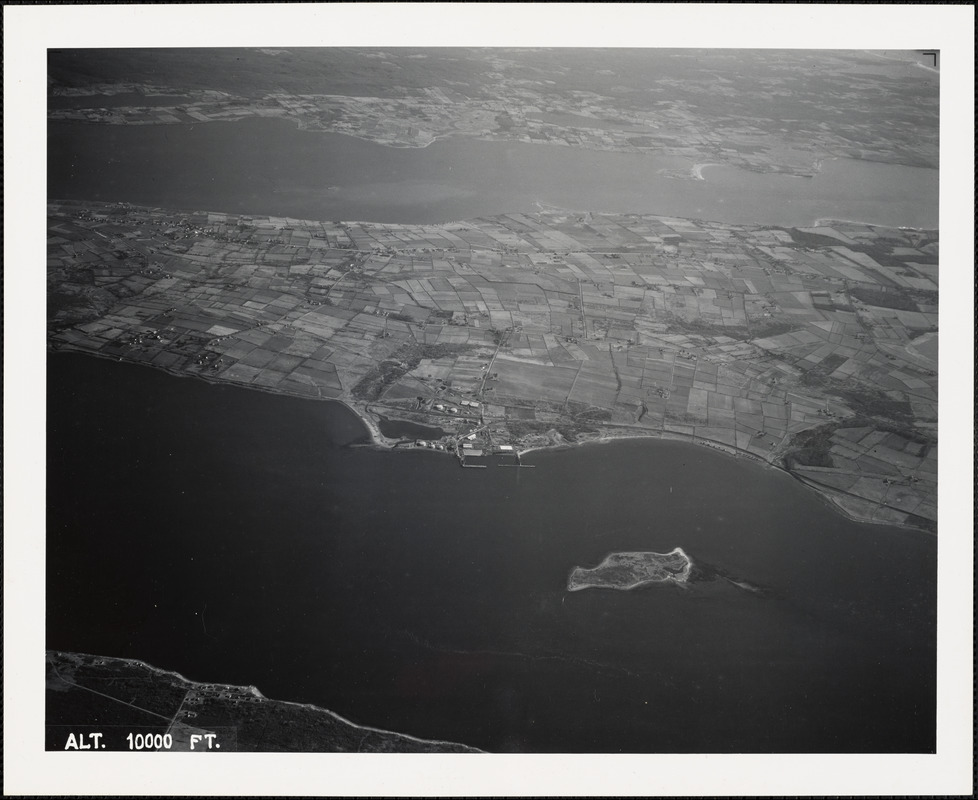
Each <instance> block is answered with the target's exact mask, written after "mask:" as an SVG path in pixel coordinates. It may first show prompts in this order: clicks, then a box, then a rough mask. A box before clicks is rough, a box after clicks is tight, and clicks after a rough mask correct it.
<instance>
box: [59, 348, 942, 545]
mask: <svg viewBox="0 0 978 800" xmlns="http://www.w3.org/2000/svg"><path fill="white" fill-rule="evenodd" d="M49 350H50V351H52V352H70V353H78V354H82V355H87V356H93V357H95V358H101V359H103V360H105V361H119V362H121V363H124V364H131V365H134V366H144V367H149V368H151V369H156V370H160V371H161V372H166V373H168V374H170V375H173V376H175V377H178V378H196V379H199V380H202V381H205V382H206V383H210V384H214V385H217V386H234V387H237V388H241V389H252V390H257V391H261V392H268V393H269V394H278V395H282V396H285V397H295V398H298V399H301V400H312V401H317V400H322V401H324V402H333V403H339V404H340V405H342V406H344V407H345V408H346V409H347V410H348V411H350V412H352V413H353V414H354V415H356V417H357V419H358V420H359V421H360V423H361V425H363V428H364V433H365V434H366V436H367V437H368V438H369V439H370V441H369V442H364V443H358V444H354V445H352V446H357V447H373V448H376V449H379V450H386V451H389V452H394V451H396V450H397V449H398V448H397V447H396V445H397V444H398V441H399V440H396V439H391V438H388V437H386V436H384V435H383V433H381V431H380V426H379V424H378V423H377V421H376V420H374V419H373V417H372V416H371V414H372V412H370V411H369V409H368V408H367V406H369V403H365V404H363V406H362V407H361V405H360V404H359V403H357V401H355V400H353V399H352V398H350V397H348V396H347V397H321V398H312V397H309V396H308V395H303V394H299V393H295V392H289V391H284V390H282V389H278V388H277V387H268V386H260V387H259V386H253V385H248V384H241V383H233V382H230V381H226V380H222V379H221V378H215V377H212V376H210V375H203V374H190V373H187V372H182V371H180V370H178V369H173V368H171V367H165V366H161V365H158V364H147V363H145V362H141V361H130V360H127V359H119V358H113V357H110V356H106V355H104V354H102V353H98V352H93V351H91V350H88V349H85V348H82V347H75V346H72V345H70V344H61V345H60V346H59V347H57V348H51V347H50V345H49ZM630 439H653V440H658V439H661V440H666V441H678V442H683V443H686V444H691V445H699V446H700V447H708V448H710V449H711V450H713V451H716V452H719V453H722V454H724V455H727V456H729V457H731V458H739V459H747V460H748V461H752V462H754V463H756V464H759V465H761V466H764V467H768V468H770V469H774V470H777V471H779V472H783V473H785V474H787V475H790V476H791V477H792V478H794V479H795V480H797V481H799V482H800V483H801V484H802V485H803V486H806V487H807V488H808V489H810V490H812V491H813V492H815V494H817V495H819V496H820V497H821V498H822V500H823V501H825V502H827V503H829V504H830V505H831V506H832V508H833V509H835V510H836V511H837V512H838V513H840V514H842V515H843V516H845V517H846V518H848V519H851V520H853V521H855V522H863V523H871V524H874V525H892V526H894V527H897V528H902V529H905V530H912V531H920V532H922V533H929V534H933V533H934V532H933V531H931V530H928V529H927V528H923V527H919V526H916V525H910V524H907V523H905V522H894V521H890V520H877V519H874V518H872V517H869V516H865V515H862V514H858V513H856V512H855V511H854V509H852V508H851V506H850V505H849V504H847V503H846V499H845V498H846V494H847V493H845V492H841V491H839V490H837V489H834V488H832V487H829V486H824V485H822V484H818V483H815V482H814V481H811V480H809V479H808V478H805V477H803V476H800V475H798V474H797V473H794V472H792V471H791V470H788V469H785V467H784V466H782V465H781V464H778V463H777V462H775V461H768V460H767V459H764V458H761V457H760V456H758V455H756V454H755V453H752V452H750V451H748V450H744V449H742V448H738V447H736V446H734V445H731V444H728V443H727V442H720V441H717V440H713V439H709V438H707V437H704V436H697V435H693V434H686V433H682V432H680V431H654V430H649V429H643V430H642V431H641V432H636V433H625V432H624V431H623V430H619V431H617V432H614V433H604V434H601V435H600V436H595V437H592V438H589V439H582V440H580V441H575V442H569V441H566V440H565V441H563V442H555V443H551V444H539V445H533V446H532V447H527V448H524V449H521V450H519V455H520V457H521V458H522V457H524V456H526V455H529V454H531V453H535V452H537V451H559V450H565V449H566V450H569V449H571V448H575V447H586V446H588V445H600V444H607V443H609V442H617V441H626V440H630ZM428 452H435V453H437V452H438V451H428ZM443 455H452V454H451V453H450V452H449V451H447V450H446V451H444V452H443Z"/></svg>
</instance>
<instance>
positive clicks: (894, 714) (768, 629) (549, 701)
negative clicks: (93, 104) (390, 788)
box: [46, 353, 937, 752]
mask: <svg viewBox="0 0 978 800" xmlns="http://www.w3.org/2000/svg"><path fill="white" fill-rule="evenodd" d="M48 362H49V363H48V439H47V441H48V444H47V448H48V449H47V459H48V462H47V463H48V487H47V490H48V502H47V525H48V533H47V535H48V546H47V586H48V594H47V602H48V605H47V616H46V620H47V629H46V640H47V645H48V647H51V648H57V649H63V650H79V651H84V652H94V653H103V654H107V655H114V656H121V657H134V658H140V659H143V660H146V661H148V662H150V663H152V664H154V665H156V666H159V667H162V668H166V669H175V670H178V671H180V672H181V673H183V674H184V675H186V676H187V677H188V678H190V679H193V680H207V681H220V682H227V683H235V684H254V685H256V686H258V687H259V688H260V689H261V690H262V691H263V692H264V693H265V694H266V695H267V696H269V697H274V698H281V699H289V700H295V701H302V702H311V703H316V704H318V705H322V706H324V707H327V708H330V709H333V710H335V711H337V712H338V713H340V714H343V715H344V716H347V717H349V718H350V719H352V720H354V721H357V722H360V723H363V724H368V725H373V726H378V727H382V728H388V729H392V730H397V731H402V732H405V733H410V734H413V735H416V736H422V737H430V738H438V739H448V740H457V741H461V742H465V743H467V744H470V745H474V746H478V747H482V748H485V749H489V750H496V751H509V750H523V751H537V752H545V751H558V752H559V751H563V752H582V751H583V752H587V751H591V752H618V751H623V752H808V751H811V752H846V751H860V752H901V751H918V752H919V751H931V750H933V749H934V747H935V733H934V731H935V669H936V665H935V653H936V643H935V627H936V622H935V613H936V610H935V606H936V591H935V585H936V549H937V547H936V539H935V538H934V537H931V536H926V535H923V534H919V533H914V532H908V531H902V530H898V529H895V528H890V527H883V526H867V525H860V524H856V523H853V522H851V521H848V520H846V519H845V518H843V517H842V516H841V515H839V514H837V513H835V512H834V511H833V510H832V509H831V508H830V507H828V506H827V505H826V504H825V503H824V502H823V501H822V500H821V499H820V498H819V497H817V496H816V495H815V494H813V493H811V492H809V491H808V490H806V489H804V488H803V487H801V486H800V485H798V484H797V483H795V482H794V481H793V480H792V479H791V478H789V477H788V476H786V475H784V474H782V473H779V472H776V471H774V470H770V469H767V468H763V467H761V466H758V465H756V464H753V463H746V462H742V461H737V460H734V459H732V458H729V457H726V456H724V455H721V454H719V453H716V452H714V451H712V450H709V449H706V448H696V447H692V446H689V445H684V444H680V443H674V442H659V441H629V442H620V443H614V444H607V445H594V446H587V447H584V448H579V449H575V450H568V451H559V452H538V453H534V454H530V455H529V456H527V457H526V459H525V460H526V461H527V462H528V463H533V464H535V465H536V468H535V469H523V470H520V469H503V468H489V469H485V470H466V469H461V468H459V466H458V464H457V462H456V461H455V460H454V459H452V458H449V457H446V456H444V455H440V454H436V453H430V452H424V451H405V452H382V451H377V450H374V449H372V448H369V447H356V446H352V447H351V446H344V445H348V444H349V443H351V442H354V441H356V440H357V439H358V438H359V437H360V436H361V435H362V433H363V431H362V429H361V428H360V426H359V423H358V421H357V420H356V419H355V417H354V416H353V415H352V413H351V412H350V411H349V410H348V409H346V408H345V407H343V406H341V405H339V404H335V403H324V402H314V401H308V400H299V399H293V398H288V397H281V396H276V395H270V394H263V393H259V392H256V391H251V390H246V389H241V388H236V387H230V386H217V385H210V384H205V383H203V382H200V381H196V380H192V379H181V378H175V377H173V376H170V375H167V374H164V373H162V372H157V371H154V370H152V369H149V368H145V367H140V366H134V365H127V364H121V363H117V362H109V361H101V360H97V359H93V358H90V357H87V356H81V355H73V354H63V353H55V354H52V355H51V356H50V357H49V359H48ZM677 546H680V547H682V548H683V549H684V550H685V551H686V553H688V554H689V556H690V557H691V558H692V559H693V561H694V562H696V563H700V564H706V565H710V566H711V567H713V568H716V569H720V570H724V571H725V572H727V573H728V574H729V575H730V576H731V577H734V578H736V579H739V580H743V581H746V582H748V583H750V584H753V585H757V586H761V587H764V588H765V589H766V592H765V593H764V594H755V593H751V592H747V591H743V590H741V589H738V588H736V587H734V586H732V585H731V584H729V583H727V582H726V581H717V582H712V583H699V584H694V585H691V586H689V587H686V588H681V587H677V586H654V587H650V588H647V589H642V590H636V591H632V592H614V591H591V590H588V591H582V592H575V593H568V592H567V591H566V590H565V583H566V579H567V576H568V574H569V572H570V571H571V569H572V568H573V567H574V566H576V565H581V566H594V565H596V564H597V563H598V562H599V561H600V560H601V559H602V558H603V557H604V556H605V555H607V554H608V553H609V552H612V551H620V550H653V551H658V552H666V551H669V550H671V549H672V548H674V547H677Z"/></svg>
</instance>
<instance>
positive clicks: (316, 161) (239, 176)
mask: <svg viewBox="0 0 978 800" xmlns="http://www.w3.org/2000/svg"><path fill="white" fill-rule="evenodd" d="M48 158H49V160H48V196H49V197H51V198H59V199H75V200H104V201H110V202H116V201H119V202H123V201H124V202H130V203H136V204H141V205H150V206H161V207H169V208H179V209H190V210H208V211H224V212H229V213H241V214H268V215H273V216H290V217H294V218H301V219H320V220H365V221H378V222H400V223H436V222H445V221H450V220H462V219H473V218H476V217H481V216H488V215H493V214H504V213H513V212H533V211H538V210H539V209H540V204H545V205H553V206H559V207H562V208H569V209H575V210H580V211H594V212H614V213H647V214H661V215H667V216H677V217H687V218H694V219H709V220H716V221H720V222H730V223H765V224H771V225H802V226H805V225H811V224H812V223H813V222H814V221H815V220H817V219H819V218H823V217H829V218H833V219H853V220H861V221H866V222H872V223H876V224H879V225H891V226H910V227H937V222H938V220H937V207H938V204H937V200H938V171H937V170H932V169H920V168H914V167H901V166H892V165H886V164H876V163H870V162H866V161H854V160H831V159H830V160H828V161H826V162H825V164H824V165H823V169H822V172H821V173H820V174H818V175H817V176H816V177H814V178H811V179H808V178H796V177H791V176H786V175H773V174H767V175H764V174H759V173H754V172H749V171H746V170H742V169H737V168H734V167H727V166H720V167H707V168H706V169H705V171H704V176H705V180H703V181H694V180H674V179H670V178H668V177H666V176H665V175H664V174H663V170H683V169H688V168H689V167H690V166H691V164H690V162H689V161H687V160H685V159H682V158H678V157H670V156H648V155H640V154H634V153H612V152H599V151H590V150H579V149H576V148H570V147H558V146H546V145H540V144H528V143H521V142H483V141H478V140H475V139H470V138H465V137H455V138H450V139H447V140H443V141H438V142H435V143H433V144H432V145H430V146H429V147H426V148H420V149H419V148H395V147H385V146H383V145H379V144H375V143H372V142H367V141H362V140H359V139H355V138H353V137H351V136H344V135H341V134H334V133H321V132H315V131H301V130H299V129H297V128H296V126H295V125H294V124H293V123H290V122H287V121H284V120H275V119H247V120H242V121H239V122H234V123H225V122H214V123H201V124H197V125H191V124H186V125H98V124H89V123H80V122H51V123H49V125H48Z"/></svg>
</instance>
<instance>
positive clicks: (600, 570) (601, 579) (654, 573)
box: [567, 547, 693, 592]
mask: <svg viewBox="0 0 978 800" xmlns="http://www.w3.org/2000/svg"><path fill="white" fill-rule="evenodd" d="M692 568H693V562H692V560H691V559H690V557H689V556H687V555H686V554H685V553H684V552H683V550H682V548H680V547H677V548H676V549H675V550H672V551H671V552H669V553H612V554H611V555H609V556H608V557H607V558H605V560H604V561H602V562H601V563H600V564H598V566H596V567H594V568H593V569H585V568H583V567H575V568H574V570H573V572H571V574H570V577H569V578H568V579H567V591H569V592H576V591H579V590H581V589H590V588H598V589H635V588H636V587H638V586H645V585H646V584H649V583H663V582H665V581H673V582H675V583H686V582H687V581H688V580H689V574H690V571H691V570H692Z"/></svg>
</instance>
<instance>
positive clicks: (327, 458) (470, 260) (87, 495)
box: [8, 39, 953, 763]
mask: <svg viewBox="0 0 978 800" xmlns="http://www.w3.org/2000/svg"><path fill="white" fill-rule="evenodd" d="M922 44H925V45H926V44H927V42H922ZM46 65H47V71H46V76H45V79H46V87H47V95H46V117H47V128H46V131H43V132H42V131H38V132H37V135H38V137H39V138H40V139H42V140H43V141H44V144H43V145H42V146H43V148H44V153H45V160H46V170H47V171H46V183H45V186H44V191H45V192H46V221H45V230H46V241H45V243H44V244H45V246H46V251H45V254H44V258H46V296H45V301H46V359H45V363H44V367H43V370H42V372H43V373H44V374H45V380H46V388H45V394H44V403H45V416H44V420H45V422H44V425H45V431H46V442H45V444H44V447H43V456H44V458H45V474H46V487H45V494H44V502H43V512H44V531H43V538H44V573H43V581H44V589H43V592H44V598H45V606H44V611H43V633H42V635H43V641H44V651H45V652H44V725H43V731H44V743H43V746H44V749H45V750H46V751H51V752H53V751H59V752H60V751H66V750H90V749H91V750H96V751H98V750H107V751H113V752H115V751H121V752H129V751H153V752H157V753H159V752H164V751H180V752H184V751H186V752H190V751H193V752H198V751H209V752H217V751H221V752H238V753H240V752H252V753H274V752H279V753H450V754H466V753H468V754H477V756H476V757H479V758H481V757H483V756H482V754H485V753H489V754H493V753H495V754H506V753H511V754H662V755H669V754H908V755H913V754H916V755H933V754H935V753H936V752H937V749H938V738H939V737H938V614H937V612H938V547H939V545H938V542H939V540H940V536H941V535H943V534H944V533H945V531H944V530H943V525H942V530H940V531H939V530H938V346H939V343H938V337H939V329H940V324H939V314H938V309H939V291H940V288H939V287H940V281H939V259H940V248H941V241H940V239H941V231H940V229H939V203H938V199H939V167H940V159H941V153H942V148H941V137H940V134H941V127H940V124H939V120H940V112H941V105H942V100H941V72H942V65H941V53H940V51H939V50H930V51H928V50H923V49H921V50H907V49H891V50H886V49H865V50H856V49H815V48H812V49H798V48H789V47H785V48H778V47H771V48H769V49H756V48H746V47H745V48H738V47H730V48H718V47H700V48H691V47H675V48H667V47H601V46H595V47H576V46H575V47H565V46H538V47H530V46H512V47H504V46H455V47H443V46H439V47H434V46H409V45H402V46H369V47H368V46H348V47H337V46H326V47H308V46H286V45H277V44H275V41H274V40H272V41H271V42H270V44H269V45H268V46H263V47H238V46H234V47H216V46H215V47H130V46H127V45H126V42H125V40H124V39H120V41H119V42H118V46H112V47H61V46H50V47H49V48H47V50H46ZM40 245H41V243H40V242H37V246H38V247H40ZM8 335H10V331H8ZM948 430H949V429H947V428H945V432H947V431H948ZM951 435H953V431H952V433H951ZM943 475H944V473H943V472H942V480H943ZM38 666H39V667H40V662H38ZM79 758H81V757H79ZM439 763H440V762H439Z"/></svg>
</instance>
